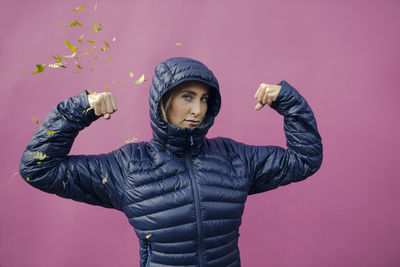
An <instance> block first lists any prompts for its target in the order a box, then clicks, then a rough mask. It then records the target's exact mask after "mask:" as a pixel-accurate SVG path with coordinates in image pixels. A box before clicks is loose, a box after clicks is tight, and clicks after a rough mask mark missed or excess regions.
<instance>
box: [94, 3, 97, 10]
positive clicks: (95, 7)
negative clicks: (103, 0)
mask: <svg viewBox="0 0 400 267" xmlns="http://www.w3.org/2000/svg"><path fill="white" fill-rule="evenodd" d="M96 9H97V1H96V4H95V5H94V10H96Z"/></svg>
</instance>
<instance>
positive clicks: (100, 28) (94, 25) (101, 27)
mask: <svg viewBox="0 0 400 267" xmlns="http://www.w3.org/2000/svg"><path fill="white" fill-rule="evenodd" d="M97 24H99V26H97V25H96V22H95V21H93V32H99V31H101V30H102V29H103V25H101V24H100V22H99V21H98V22H97Z"/></svg>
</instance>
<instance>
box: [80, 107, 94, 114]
mask: <svg viewBox="0 0 400 267" xmlns="http://www.w3.org/2000/svg"><path fill="white" fill-rule="evenodd" d="M92 109H93V108H88V109H85V110H84V111H82V113H84V114H86V115H87V113H88V111H89V110H92Z"/></svg>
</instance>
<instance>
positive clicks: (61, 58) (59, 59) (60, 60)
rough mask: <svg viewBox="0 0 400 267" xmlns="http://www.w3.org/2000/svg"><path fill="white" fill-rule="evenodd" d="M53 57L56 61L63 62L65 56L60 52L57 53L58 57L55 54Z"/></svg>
mask: <svg viewBox="0 0 400 267" xmlns="http://www.w3.org/2000/svg"><path fill="white" fill-rule="evenodd" d="M53 58H54V59H55V60H56V63H61V64H62V60H63V57H62V56H60V54H57V56H56V57H55V56H53Z"/></svg>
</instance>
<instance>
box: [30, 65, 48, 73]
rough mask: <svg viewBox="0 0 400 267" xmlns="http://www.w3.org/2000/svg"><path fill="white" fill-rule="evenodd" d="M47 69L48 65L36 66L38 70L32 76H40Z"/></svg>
mask: <svg viewBox="0 0 400 267" xmlns="http://www.w3.org/2000/svg"><path fill="white" fill-rule="evenodd" d="M45 69H46V64H43V65H42V64H36V70H35V71H34V72H33V73H32V74H38V73H41V72H43V71H44V70H45Z"/></svg>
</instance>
